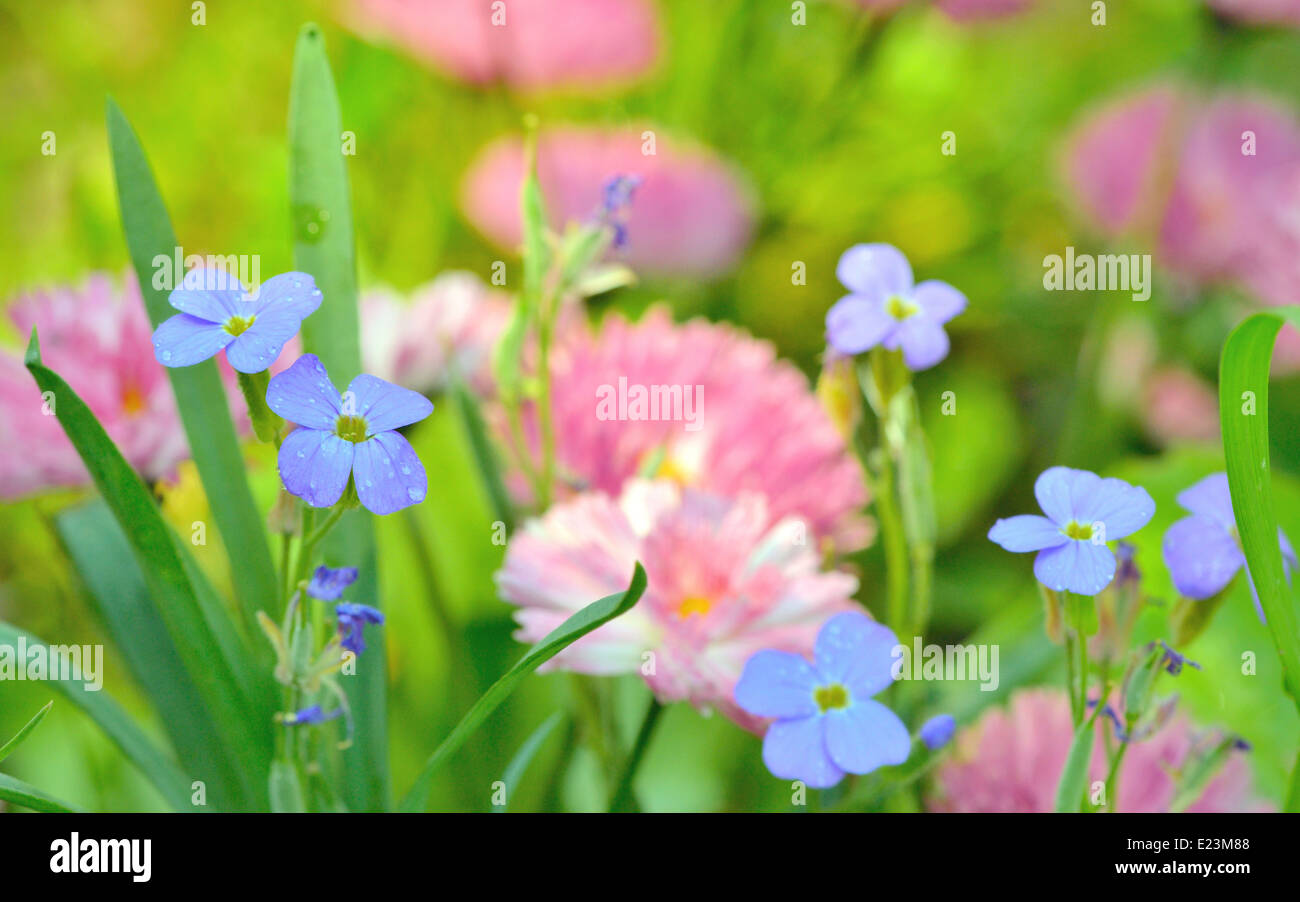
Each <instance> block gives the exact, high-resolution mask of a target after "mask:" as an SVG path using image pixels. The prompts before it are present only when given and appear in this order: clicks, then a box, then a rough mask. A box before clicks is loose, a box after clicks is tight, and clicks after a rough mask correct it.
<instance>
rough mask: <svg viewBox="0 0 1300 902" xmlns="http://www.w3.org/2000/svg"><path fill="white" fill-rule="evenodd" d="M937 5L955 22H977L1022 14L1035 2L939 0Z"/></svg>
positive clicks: (1021, 0)
mask: <svg viewBox="0 0 1300 902" xmlns="http://www.w3.org/2000/svg"><path fill="white" fill-rule="evenodd" d="M935 5H936V6H937V7H938V8H939V11H940V12H942V13H943V14H944V15H945V16H947V17H948V18H950V19H952V20H953V21H954V22H975V21H978V20H980V19H1001V18H1004V17H1006V16H1014V15H1016V14H1018V13H1022V12H1024V11H1025V10H1027V9H1029V7H1030V6H1032V5H1033V0H939V2H938V3H937V4H935Z"/></svg>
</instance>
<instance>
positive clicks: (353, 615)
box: [334, 601, 384, 655]
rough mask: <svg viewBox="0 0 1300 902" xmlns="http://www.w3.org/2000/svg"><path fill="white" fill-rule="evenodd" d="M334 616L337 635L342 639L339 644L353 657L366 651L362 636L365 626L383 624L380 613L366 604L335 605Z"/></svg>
mask: <svg viewBox="0 0 1300 902" xmlns="http://www.w3.org/2000/svg"><path fill="white" fill-rule="evenodd" d="M334 615H335V616H336V617H338V621H339V635H340V636H342V637H343V641H342V642H341V643H340V644H341V645H342V646H343V647H344V648H346V649H347V650H348V651H350V652H352V653H353V654H355V655H360V654H361V653H362V652H363V651H365V650H366V641H365V637H364V635H363V633H364V631H365V627H366V624H367V623H375V624H382V623H383V622H384V614H383V612H382V611H380V610H378V609H377V608H372V607H371V606H370V605H368V604H356V603H355V602H351V601H345V602H343V603H341V604H339V605H336V606H335V608H334Z"/></svg>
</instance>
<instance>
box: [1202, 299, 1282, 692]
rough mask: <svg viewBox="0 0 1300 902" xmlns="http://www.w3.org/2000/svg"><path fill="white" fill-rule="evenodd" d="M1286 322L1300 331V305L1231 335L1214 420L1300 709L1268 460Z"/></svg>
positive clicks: (1263, 601)
mask: <svg viewBox="0 0 1300 902" xmlns="http://www.w3.org/2000/svg"><path fill="white" fill-rule="evenodd" d="M1287 322H1290V323H1291V324H1293V325H1294V326H1296V327H1297V328H1300V307H1281V308H1278V309H1276V310H1273V311H1269V312H1267V313H1256V314H1254V315H1253V316H1249V317H1247V318H1246V319H1245V320H1244V321H1243V322H1242V323H1241V324H1240V325H1238V326H1237V328H1235V329H1233V330H1232V333H1231V334H1230V335H1229V336H1228V340H1227V342H1225V343H1224V346H1223V355H1222V357H1221V358H1220V361H1219V418H1220V422H1221V424H1222V428H1223V453H1224V457H1225V459H1226V461H1227V471H1228V487H1229V490H1230V491H1231V494H1232V510H1233V514H1234V516H1235V518H1236V521H1237V533H1238V535H1240V536H1241V546H1242V550H1243V551H1244V552H1245V555H1246V562H1247V566H1248V567H1249V571H1250V576H1251V578H1252V579H1253V580H1254V582H1255V588H1256V590H1257V591H1258V593H1259V601H1260V605H1261V606H1262V607H1263V608H1264V614H1265V616H1266V617H1267V618H1268V627H1269V631H1270V632H1271V633H1272V635H1273V644H1274V645H1275V646H1276V647H1277V653H1278V655H1279V656H1280V657H1281V659H1282V669H1283V679H1284V680H1285V682H1286V687H1287V692H1289V693H1290V695H1291V699H1292V701H1294V702H1295V704H1296V708H1297V710H1300V632H1298V631H1297V629H1296V617H1295V609H1294V607H1293V605H1292V599H1291V592H1290V589H1289V588H1288V586H1287V581H1286V575H1285V571H1284V569H1283V566H1282V552H1281V550H1280V549H1279V547H1278V540H1277V516H1276V514H1275V513H1274V510H1273V493H1272V488H1271V486H1270V480H1269V462H1268V460H1269V454H1268V375H1269V364H1270V362H1271V360H1272V357H1273V344H1274V342H1275V340H1276V339H1277V334H1278V332H1279V331H1280V330H1281V329H1282V326H1283V325H1284V324H1285V323H1287Z"/></svg>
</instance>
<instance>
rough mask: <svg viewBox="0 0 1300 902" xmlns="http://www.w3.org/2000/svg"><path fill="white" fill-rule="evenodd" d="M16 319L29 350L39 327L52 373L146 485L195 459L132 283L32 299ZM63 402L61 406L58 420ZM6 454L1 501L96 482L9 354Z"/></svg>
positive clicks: (3, 411) (0, 402)
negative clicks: (65, 384) (83, 405)
mask: <svg viewBox="0 0 1300 902" xmlns="http://www.w3.org/2000/svg"><path fill="white" fill-rule="evenodd" d="M9 318H10V319H11V320H12V321H13V324H14V326H15V327H16V329H17V331H18V334H19V335H20V336H22V338H23V340H24V342H25V341H26V338H27V336H29V335H30V334H31V331H32V326H33V325H35V326H36V327H37V330H38V333H39V336H40V342H41V354H42V356H43V359H44V361H45V364H46V366H48V367H50V368H51V369H52V370H54V371H55V372H57V373H59V375H61V376H62V377H63V378H64V379H65V380H66V381H67V382H68V385H69V386H71V387H72V389H73V390H74V391H76V392H77V394H79V395H80V396H81V398H82V400H84V401H85V402H86V404H87V405H89V407H90V409H91V410H92V411H93V412H94V414H95V416H96V417H98V418H99V421H100V423H101V424H102V425H103V426H104V429H105V430H106V431H107V432H108V434H109V437H110V438H112V439H113V441H114V442H115V443H116V444H117V446H118V448H119V449H121V451H122V453H123V455H125V457H126V459H127V460H128V461H129V462H130V464H131V465H132V466H133V467H135V468H136V469H137V470H139V471H140V472H141V473H142V474H144V476H145V477H146V478H148V479H158V478H161V477H163V476H166V475H168V474H170V473H171V471H172V470H173V468H174V467H175V466H176V464H177V463H178V462H179V461H181V460H183V459H184V458H186V457H187V456H188V455H189V452H188V448H187V446H186V442H185V433H184V431H183V430H182V429H181V425H180V420H179V418H178V416H177V413H176V399H175V397H174V396H173V395H172V389H171V385H170V384H169V382H168V379H167V371H166V370H165V369H163V367H162V366H160V365H159V364H158V363H157V362H156V361H155V360H154V357H153V345H152V343H151V336H152V334H153V328H152V327H151V326H150V324H149V320H148V318H147V317H146V316H145V311H144V305H143V303H142V302H141V300H140V291H139V288H138V287H137V285H136V281H135V277H134V276H133V275H132V276H128V277H127V278H126V280H125V283H124V285H123V289H122V291H121V292H117V291H115V290H114V286H113V284H112V282H111V280H110V279H109V277H108V276H106V275H103V274H96V275H93V276H91V277H90V278H89V279H87V280H86V282H85V284H84V285H83V286H80V287H77V288H72V287H67V286H60V287H57V288H53V289H50V290H48V291H35V292H32V293H30V294H27V295H24V296H21V297H19V298H18V299H17V300H15V301H14V302H13V304H12V305H11V306H10V307H9ZM58 403H59V398H57V397H55V398H53V399H52V405H53V412H57V411H58ZM0 448H3V451H2V452H0V497H3V498H6V499H9V498H16V497H19V496H22V495H27V494H30V493H33V492H38V491H40V490H42V489H46V488H50V487H55V486H71V485H84V484H86V483H88V482H89V481H90V478H89V474H88V473H87V472H86V468H85V467H84V466H83V465H82V463H81V459H80V458H79V457H78V456H77V452H76V450H75V449H74V448H73V447H72V443H71V442H70V441H69V440H68V437H67V435H66V434H64V431H63V427H62V426H60V425H59V421H58V419H56V417H55V416H53V415H51V413H50V412H49V406H48V405H46V404H45V402H44V400H43V399H42V397H41V393H40V390H39V389H38V388H37V387H36V383H35V382H34V381H33V380H32V376H31V374H30V373H28V372H27V369H26V367H24V365H23V361H22V354H21V353H20V352H16V351H15V352H8V353H4V354H3V355H0Z"/></svg>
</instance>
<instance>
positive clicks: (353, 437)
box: [334, 416, 366, 444]
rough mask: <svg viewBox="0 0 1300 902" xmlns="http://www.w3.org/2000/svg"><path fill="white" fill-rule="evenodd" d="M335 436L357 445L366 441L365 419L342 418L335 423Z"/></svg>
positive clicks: (354, 417)
mask: <svg viewBox="0 0 1300 902" xmlns="http://www.w3.org/2000/svg"><path fill="white" fill-rule="evenodd" d="M334 434H335V435H337V436H338V437H339V438H341V439H343V440H344V441H346V442H352V443H353V444H357V443H359V442H364V441H365V440H366V420H365V417H357V416H341V417H339V418H338V420H337V421H336V422H335V423H334Z"/></svg>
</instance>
